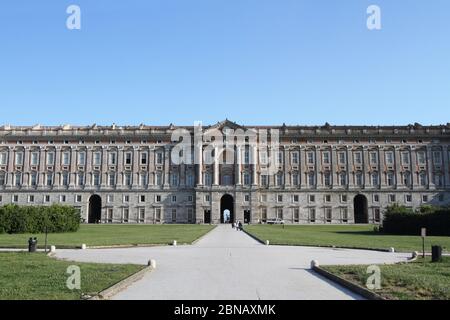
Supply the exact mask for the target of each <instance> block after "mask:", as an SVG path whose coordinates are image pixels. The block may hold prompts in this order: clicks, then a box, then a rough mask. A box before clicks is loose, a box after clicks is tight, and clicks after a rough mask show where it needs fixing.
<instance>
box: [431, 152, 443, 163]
mask: <svg viewBox="0 0 450 320" xmlns="http://www.w3.org/2000/svg"><path fill="white" fill-rule="evenodd" d="M433 163H434V164H435V165H441V164H442V154H441V152H440V151H433Z"/></svg>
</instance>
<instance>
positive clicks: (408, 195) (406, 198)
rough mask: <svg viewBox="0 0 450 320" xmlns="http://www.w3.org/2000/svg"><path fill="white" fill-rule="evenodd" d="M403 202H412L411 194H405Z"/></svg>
mask: <svg viewBox="0 0 450 320" xmlns="http://www.w3.org/2000/svg"><path fill="white" fill-rule="evenodd" d="M405 202H406V203H410V202H412V195H410V194H407V195H406V196H405Z"/></svg>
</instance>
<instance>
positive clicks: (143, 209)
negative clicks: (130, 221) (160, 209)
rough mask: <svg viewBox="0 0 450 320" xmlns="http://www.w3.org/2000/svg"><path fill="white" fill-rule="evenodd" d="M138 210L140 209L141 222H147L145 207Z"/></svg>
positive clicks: (139, 217)
mask: <svg viewBox="0 0 450 320" xmlns="http://www.w3.org/2000/svg"><path fill="white" fill-rule="evenodd" d="M138 211H139V214H138V219H139V223H144V222H145V208H139V209H138Z"/></svg>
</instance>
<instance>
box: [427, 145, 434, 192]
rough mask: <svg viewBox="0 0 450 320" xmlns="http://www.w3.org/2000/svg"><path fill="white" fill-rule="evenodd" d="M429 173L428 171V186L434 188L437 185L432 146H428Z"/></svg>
mask: <svg viewBox="0 0 450 320" xmlns="http://www.w3.org/2000/svg"><path fill="white" fill-rule="evenodd" d="M427 173H428V188H430V189H434V188H435V187H436V186H435V184H434V175H433V154H432V151H431V147H430V146H427Z"/></svg>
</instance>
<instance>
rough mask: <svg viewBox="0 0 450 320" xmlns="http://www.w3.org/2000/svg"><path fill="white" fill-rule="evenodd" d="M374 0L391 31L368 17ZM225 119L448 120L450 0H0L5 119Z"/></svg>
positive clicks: (1, 114) (1, 115)
mask: <svg viewBox="0 0 450 320" xmlns="http://www.w3.org/2000/svg"><path fill="white" fill-rule="evenodd" d="M70 4H77V5H79V6H80V7H81V10H82V30H80V31H69V30H68V29H66V18H67V16H68V15H67V14H66V8H67V6H68V5H70ZM370 4H377V5H379V6H380V7H381V9H382V30H381V31H369V30H368V29H367V28H366V17H367V14H366V9H367V7H368V6H369V5H370ZM225 118H228V119H231V120H233V121H236V122H238V123H242V124H282V123H286V124H306V125H310V124H323V123H325V122H329V123H331V124H368V125H370V124H381V125H384V124H386V125H390V124H408V123H413V122H420V123H423V124H441V123H446V122H450V1H448V0H431V1H426V0H396V1H392V0H371V1H366V0H342V1H334V0H127V1H124V0H114V1H112V0H108V1H106V0H95V1H93V0H72V1H64V0H39V1H37V0H28V1H24V0H2V1H1V2H0V124H13V125H32V124H36V123H40V124H48V125H58V124H64V123H72V124H80V125H85V124H92V123H97V124H105V125H106V124H111V123H117V124H140V123H146V124H155V125H164V124H169V123H174V124H179V125H191V124H192V123H193V121H195V120H201V121H203V122H204V123H205V124H213V123H216V122H217V121H219V120H223V119H225Z"/></svg>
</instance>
